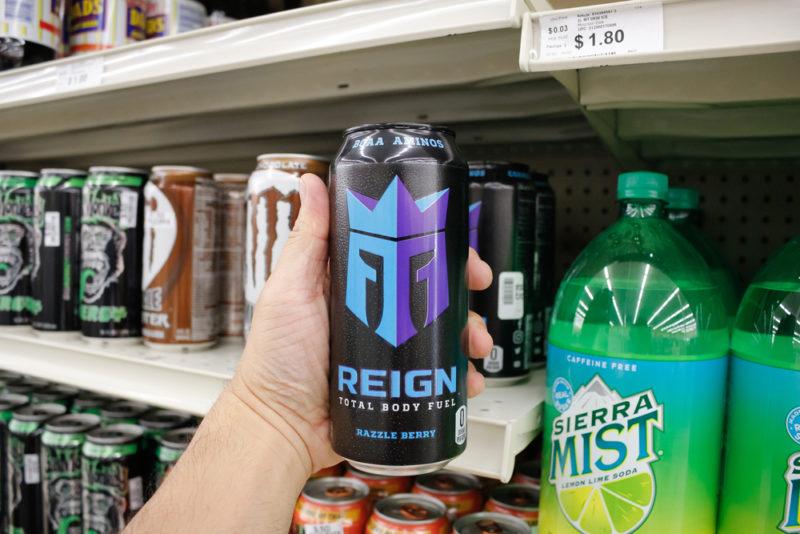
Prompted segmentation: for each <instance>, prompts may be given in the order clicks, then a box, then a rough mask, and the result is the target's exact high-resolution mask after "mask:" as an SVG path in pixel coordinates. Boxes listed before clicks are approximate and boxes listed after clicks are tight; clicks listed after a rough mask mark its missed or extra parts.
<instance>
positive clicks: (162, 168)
mask: <svg viewBox="0 0 800 534" xmlns="http://www.w3.org/2000/svg"><path fill="white" fill-rule="evenodd" d="M150 172H152V173H153V174H159V173H165V172H185V173H195V174H208V175H211V171H209V170H208V169H203V168H202V167H191V166H189V165H156V166H155V167H153V168H152V169H150Z"/></svg>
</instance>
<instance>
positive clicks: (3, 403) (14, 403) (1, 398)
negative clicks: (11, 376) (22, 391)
mask: <svg viewBox="0 0 800 534" xmlns="http://www.w3.org/2000/svg"><path fill="white" fill-rule="evenodd" d="M26 404H28V397H26V396H25V395H19V394H18V393H0V410H2V411H8V410H14V409H16V408H19V407H20V406H25V405H26Z"/></svg>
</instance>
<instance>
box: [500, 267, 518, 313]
mask: <svg viewBox="0 0 800 534" xmlns="http://www.w3.org/2000/svg"><path fill="white" fill-rule="evenodd" d="M497 283H498V284H499V286H498V290H499V294H498V295H497V318H498V319H501V320H504V321H505V320H516V319H522V316H523V315H524V314H525V277H524V276H523V275H522V273H519V272H505V273H500V276H499V278H498V280H497Z"/></svg>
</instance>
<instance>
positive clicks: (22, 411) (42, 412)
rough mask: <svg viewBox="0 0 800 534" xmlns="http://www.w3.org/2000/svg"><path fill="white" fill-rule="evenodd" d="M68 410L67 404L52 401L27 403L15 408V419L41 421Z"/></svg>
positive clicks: (32, 421)
mask: <svg viewBox="0 0 800 534" xmlns="http://www.w3.org/2000/svg"><path fill="white" fill-rule="evenodd" d="M66 411H67V408H66V407H65V406H62V405H61V404H55V403H52V402H48V403H44V404H26V405H25V406H20V407H19V408H17V409H16V410H14V419H17V420H18V421H25V422H31V423H41V422H43V421H47V420H48V419H50V418H51V417H53V416H56V415H62V414H64V413H65V412H66Z"/></svg>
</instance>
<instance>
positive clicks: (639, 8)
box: [537, 3, 664, 60]
mask: <svg viewBox="0 0 800 534" xmlns="http://www.w3.org/2000/svg"><path fill="white" fill-rule="evenodd" d="M539 30H540V31H539V36H540V37H539V54H538V58H537V59H539V60H559V59H574V58H589V57H602V56H620V55H629V54H641V53H647V52H660V51H661V50H663V49H664V17H663V9H662V6H661V4H660V3H652V4H635V5H626V4H621V5H619V6H613V7H612V6H603V7H597V8H589V9H581V10H577V11H573V12H570V13H553V14H552V15H542V16H541V17H540V18H539Z"/></svg>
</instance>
